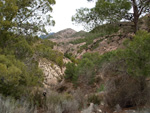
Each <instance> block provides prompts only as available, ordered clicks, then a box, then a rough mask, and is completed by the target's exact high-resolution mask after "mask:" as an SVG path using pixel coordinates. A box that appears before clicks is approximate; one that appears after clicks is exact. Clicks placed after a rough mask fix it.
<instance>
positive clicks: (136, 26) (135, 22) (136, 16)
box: [132, 0, 139, 33]
mask: <svg viewBox="0 0 150 113" xmlns="http://www.w3.org/2000/svg"><path fill="white" fill-rule="evenodd" d="M132 5H133V16H134V19H133V22H134V32H135V33H136V32H137V30H138V20H139V14H138V6H137V2H136V0H132Z"/></svg>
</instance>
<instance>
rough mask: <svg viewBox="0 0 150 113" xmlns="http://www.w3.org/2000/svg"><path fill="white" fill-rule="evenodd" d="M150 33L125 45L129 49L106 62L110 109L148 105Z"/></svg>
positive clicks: (138, 34)
mask: <svg viewBox="0 0 150 113" xmlns="http://www.w3.org/2000/svg"><path fill="white" fill-rule="evenodd" d="M149 43H150V33H147V32H144V31H139V32H137V34H136V35H135V37H134V38H133V40H132V41H131V40H127V41H125V42H124V44H125V47H126V48H125V49H122V50H117V51H115V52H114V55H113V56H111V57H110V58H109V59H110V60H109V62H108V63H105V65H104V67H103V69H104V76H107V82H106V86H105V90H106V91H107V95H106V102H107V104H108V105H109V106H110V107H114V106H116V105H117V104H119V105H120V106H121V107H133V106H139V105H145V104H146V103H148V102H149V99H147V98H149V95H150V92H149V87H148V84H147V81H146V78H147V77H149V75H150V71H149V70H150V63H149V62H150V51H149V50H150V45H149ZM110 87H111V88H110Z"/></svg>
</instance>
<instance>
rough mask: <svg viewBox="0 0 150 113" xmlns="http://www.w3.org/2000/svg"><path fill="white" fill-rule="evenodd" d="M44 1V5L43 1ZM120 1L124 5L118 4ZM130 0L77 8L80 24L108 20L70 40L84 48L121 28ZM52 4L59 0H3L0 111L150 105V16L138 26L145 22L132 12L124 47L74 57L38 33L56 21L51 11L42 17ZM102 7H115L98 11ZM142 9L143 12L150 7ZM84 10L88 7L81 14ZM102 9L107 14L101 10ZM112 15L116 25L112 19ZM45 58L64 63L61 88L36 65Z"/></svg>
mask: <svg viewBox="0 0 150 113" xmlns="http://www.w3.org/2000/svg"><path fill="white" fill-rule="evenodd" d="M43 2H44V4H43V5H39V4H42V3H43ZM118 2H119V3H120V4H119V6H118V7H116V6H117V4H116V3H118ZM132 2H136V0H132ZM132 2H129V1H128V0H121V1H118V0H115V1H113V2H110V1H105V0H98V1H97V3H96V6H95V9H94V8H93V9H90V10H87V9H82V10H78V13H79V15H78V14H76V15H75V16H74V21H76V22H78V23H82V22H84V23H85V21H87V22H86V24H89V23H90V22H92V23H93V22H95V21H96V20H97V19H99V21H97V22H101V21H107V23H106V24H104V25H101V24H100V26H99V25H94V27H93V30H92V31H91V32H89V33H84V32H79V33H77V34H74V35H73V36H72V37H74V36H79V35H82V36H84V37H85V38H80V39H77V40H75V41H73V42H71V43H72V44H79V43H82V42H85V43H86V44H85V45H83V46H81V48H80V50H79V51H82V49H87V47H88V46H89V45H90V44H92V43H93V40H94V39H98V38H100V37H103V38H105V36H107V35H111V34H114V33H118V31H119V30H120V28H118V26H117V24H116V23H117V22H118V21H120V20H121V19H124V18H125V16H126V14H128V13H127V12H128V11H129V9H131V7H133V6H132ZM141 2H142V0H141V1H140V3H141ZM53 4H55V0H32V1H31V0H22V1H21V2H20V1H19V0H3V1H2V0H0V12H1V13H0V113H80V112H81V111H84V109H86V108H87V107H88V106H89V105H90V103H93V104H94V105H95V106H96V107H97V108H99V107H100V106H101V105H102V106H103V107H108V108H109V109H111V110H112V112H113V111H115V110H116V106H119V107H120V108H129V107H139V106H146V105H147V106H149V105H150V99H149V97H150V82H149V79H150V33H149V30H150V29H149V27H150V26H149V23H148V22H150V21H148V20H149V17H147V18H146V20H147V21H148V22H147V24H146V25H147V26H148V27H147V29H145V31H142V30H139V31H138V27H139V26H138V22H142V21H141V20H140V18H139V16H138V17H137V15H133V17H132V18H134V19H133V22H134V30H133V31H134V33H133V32H130V33H132V34H133V36H132V37H130V38H128V39H126V40H125V41H124V43H123V48H122V49H117V50H114V51H111V52H106V53H104V54H103V55H100V54H99V53H92V52H91V53H85V54H84V55H83V56H82V58H81V59H76V57H75V56H74V55H73V54H69V53H65V54H63V53H61V52H58V51H56V50H54V49H53V48H54V46H55V45H56V43H54V42H51V41H50V40H48V39H40V38H38V37H37V36H36V35H37V34H38V33H39V32H40V33H41V34H42V33H45V29H44V27H45V26H46V25H47V24H48V25H53V24H54V21H53V20H51V16H50V15H47V16H48V17H49V19H47V21H45V22H43V21H41V19H42V15H43V14H47V13H48V11H52V7H51V5H53ZM108 5H109V6H110V7H108ZM134 5H135V4H134ZM143 5H144V6H143ZM149 5H150V4H149V1H148V2H147V0H145V2H143V4H142V3H141V6H142V7H144V8H145V9H149ZM10 6H11V7H10ZM35 6H38V7H35ZM99 6H103V8H104V9H105V8H111V9H112V10H110V9H109V10H108V11H110V12H107V10H102V9H101V10H98V9H97V7H99ZM116 8H118V9H116ZM139 8H140V7H139ZM144 8H143V9H144ZM33 9H34V10H33ZM121 9H124V10H121ZM143 9H141V13H140V15H141V14H143V13H146V12H147V10H146V11H145V12H144V11H143ZM10 11H11V14H10ZM36 11H40V12H41V13H40V14H41V15H38V16H37V15H36V14H35V12H36ZM84 11H89V12H86V14H87V15H81V16H80V13H82V14H84ZM102 11H103V12H104V13H105V14H104V15H99V14H102ZM112 12H113V13H115V14H112ZM135 13H136V9H134V14H135ZM91 14H92V15H91ZM118 14H122V15H120V16H118ZM98 15H99V16H98ZM114 15H115V16H114ZM129 16H130V15H129ZM84 17H85V18H84ZM86 17H89V18H86ZM92 17H94V18H92ZM95 17H96V18H95ZM33 18H34V19H35V20H34V21H32V22H33V23H32V22H31V21H30V20H31V19H33ZM93 19H96V20H94V21H93ZM112 20H113V24H109V22H111V21H112ZM41 23H42V24H41ZM114 23H115V24H114ZM94 24H97V23H94ZM139 28H140V27H139ZM125 36H126V35H125ZM100 41H102V40H101V39H100V40H99V41H98V42H97V43H96V44H95V46H93V48H91V50H92V49H94V48H96V47H97V46H98V44H99V42H100ZM64 57H67V58H69V59H70V60H71V62H69V63H67V64H64V62H63V58H64ZM41 58H45V59H47V60H48V61H50V62H52V63H54V64H56V65H58V66H59V67H60V68H61V69H62V68H63V67H66V70H65V74H64V76H63V78H62V81H61V83H60V84H58V86H59V85H60V86H59V88H58V86H55V87H54V88H53V89H50V88H47V89H44V86H43V82H44V76H43V72H42V70H41V69H40V68H39V66H38V64H39V60H40V59H41ZM63 83H64V84H63ZM68 84H69V85H68ZM63 85H64V86H63ZM65 85H66V86H65ZM67 85H68V86H69V87H68V86H67ZM69 88H70V89H69ZM44 90H46V91H44ZM102 110H103V109H102Z"/></svg>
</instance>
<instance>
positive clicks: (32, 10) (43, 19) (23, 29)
mask: <svg viewBox="0 0 150 113" xmlns="http://www.w3.org/2000/svg"><path fill="white" fill-rule="evenodd" d="M53 4H55V0H25V1H24V0H21V1H20V0H3V1H0V12H1V15H0V26H1V28H0V33H2V32H6V31H11V32H15V33H16V34H18V35H20V34H31V33H32V35H33V34H37V33H38V32H39V31H41V32H46V30H45V28H44V27H45V26H46V25H53V24H54V21H53V20H51V15H50V14H49V13H48V12H51V11H52V7H51V5H53ZM10 13H11V14H10ZM44 15H45V16H44Z"/></svg>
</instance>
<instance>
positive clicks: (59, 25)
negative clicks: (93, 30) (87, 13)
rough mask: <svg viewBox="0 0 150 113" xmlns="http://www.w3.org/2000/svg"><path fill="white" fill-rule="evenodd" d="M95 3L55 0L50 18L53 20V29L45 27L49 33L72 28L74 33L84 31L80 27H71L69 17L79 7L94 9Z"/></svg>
mask: <svg viewBox="0 0 150 113" xmlns="http://www.w3.org/2000/svg"><path fill="white" fill-rule="evenodd" d="M94 5H95V2H87V0H56V4H55V5H54V6H53V12H52V17H53V19H54V20H55V26H54V27H46V29H48V30H50V29H51V30H50V32H58V31H60V30H63V29H66V28H72V29H74V30H76V31H80V30H84V28H83V26H81V25H78V26H77V25H73V22H72V21H71V17H72V16H73V15H74V14H75V13H76V9H79V8H81V7H88V8H92V7H94Z"/></svg>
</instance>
